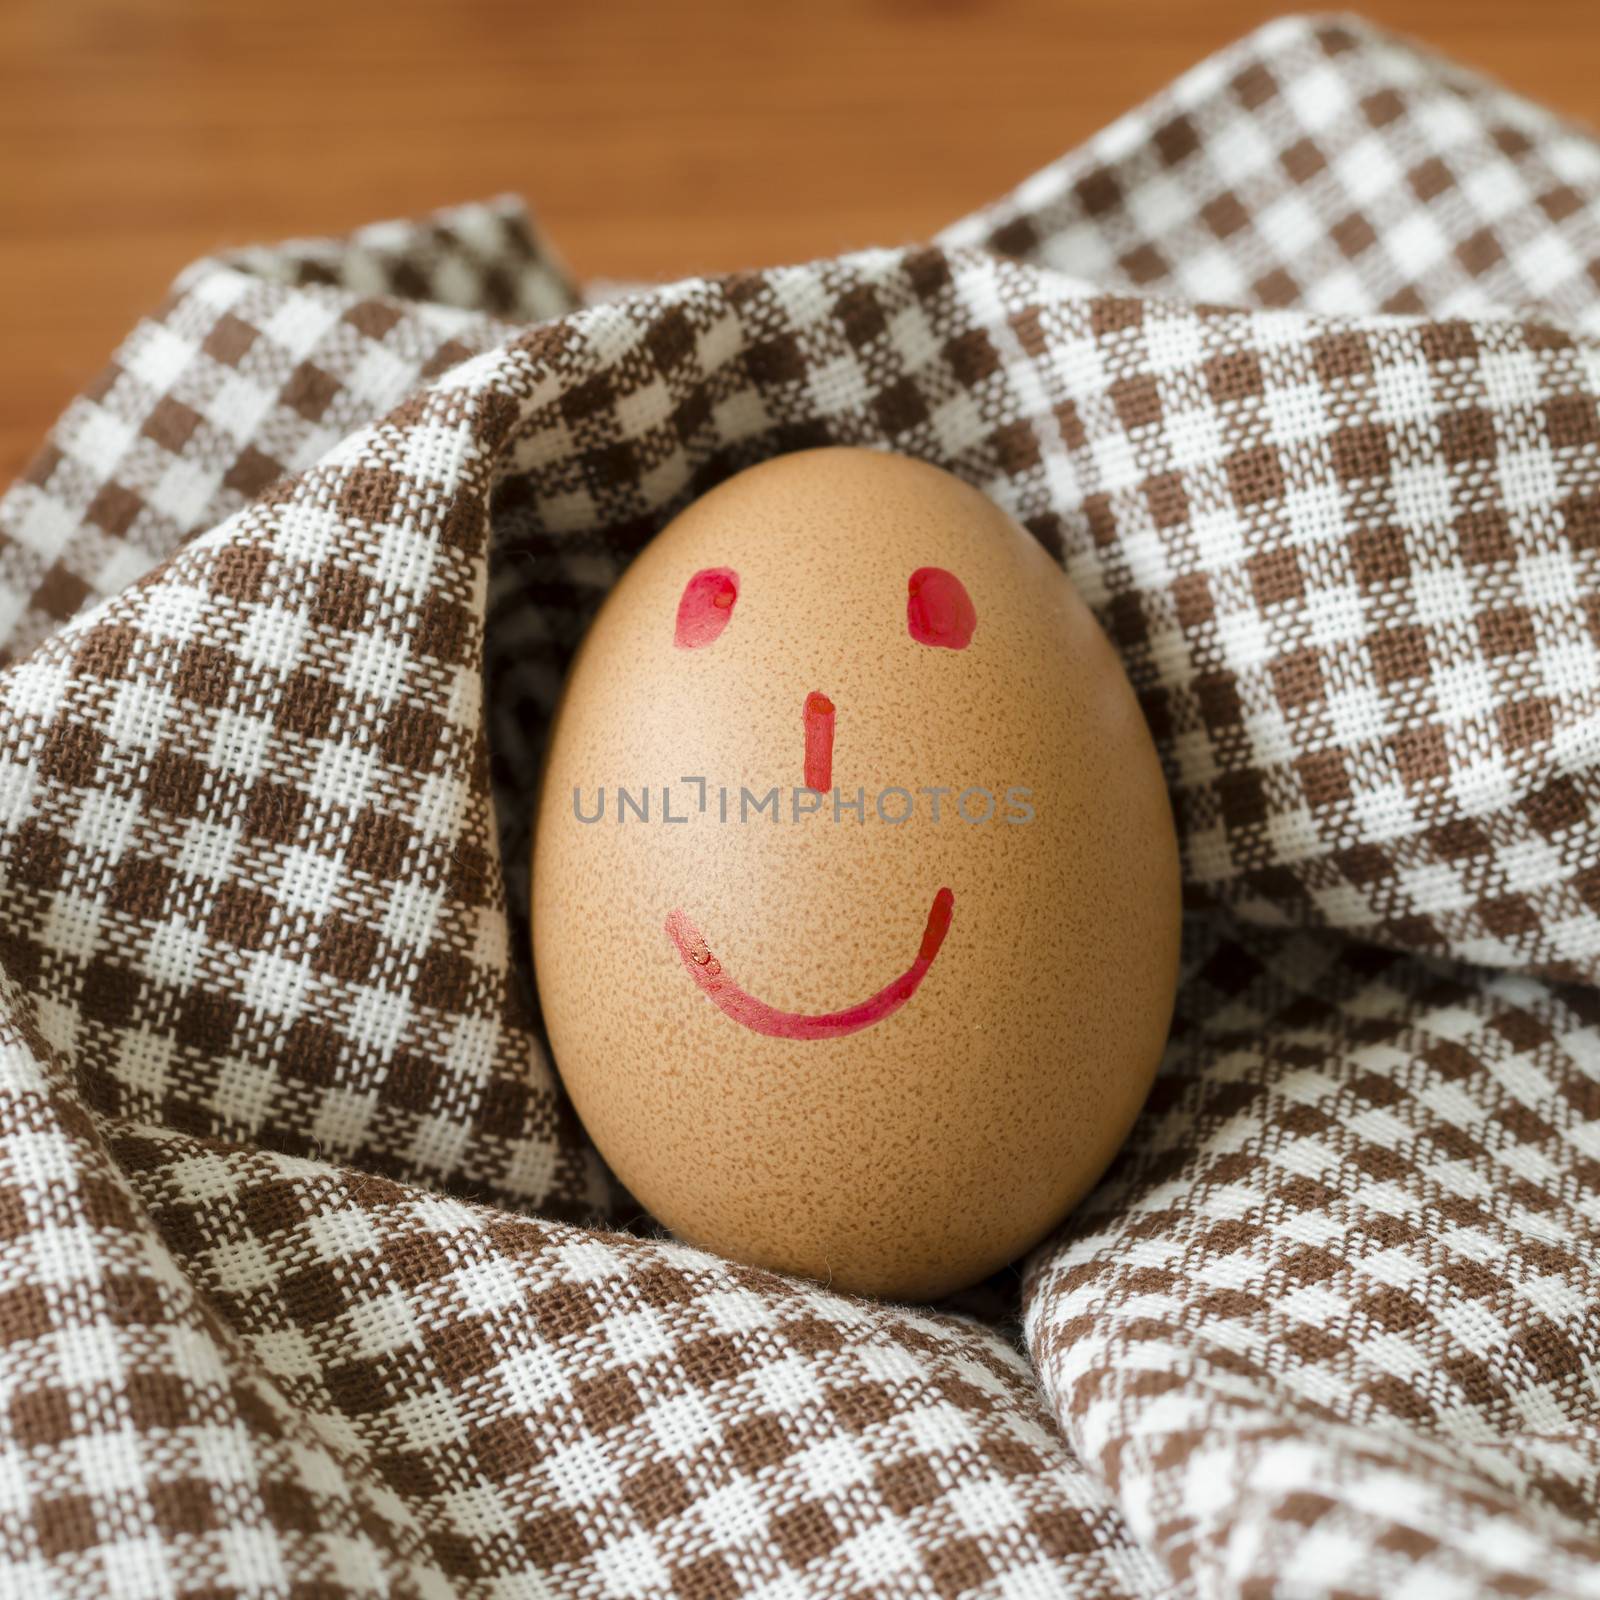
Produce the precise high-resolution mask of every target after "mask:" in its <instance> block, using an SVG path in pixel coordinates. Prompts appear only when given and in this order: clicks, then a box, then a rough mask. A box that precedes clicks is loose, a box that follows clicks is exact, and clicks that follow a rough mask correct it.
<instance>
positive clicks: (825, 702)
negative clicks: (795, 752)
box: [805, 689, 833, 792]
mask: <svg viewBox="0 0 1600 1600" xmlns="http://www.w3.org/2000/svg"><path fill="white" fill-rule="evenodd" d="M805 726H806V788H808V789H820V790H823V791H824V792H826V791H827V790H829V789H831V788H832V787H833V701H831V700H830V699H829V698H828V697H827V695H825V694H819V693H818V692H817V691H816V690H814V689H813V690H812V692H811V693H810V694H808V695H807V696H806V709H805Z"/></svg>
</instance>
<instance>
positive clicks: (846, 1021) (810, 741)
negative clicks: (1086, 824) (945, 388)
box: [666, 567, 978, 1039]
mask: <svg viewBox="0 0 1600 1600" xmlns="http://www.w3.org/2000/svg"><path fill="white" fill-rule="evenodd" d="M738 600H739V575H738V573H737V572H735V571H734V570H733V568H732V567H703V568H701V570H700V571H698V572H696V573H695V574H694V576H693V577H691V578H690V579H689V581H688V582H687V583H686V584H685V585H684V586H683V594H682V596H681V597H680V598H679V601H678V615H677V622H676V627H675V630H674V636H673V644H674V646H675V647H676V648H677V649H679V650H704V649H707V648H708V647H710V646H711V645H714V644H715V643H716V642H717V640H718V639H719V638H720V637H721V636H722V633H723V630H724V629H725V628H727V626H728V624H729V623H730V622H731V621H732V620H733V612H734V607H735V606H736V605H737V604H738ZM977 618H978V614H977V609H976V607H975V606H974V605H973V603H972V597H971V595H969V594H968V593H967V589H966V585H965V584H963V583H962V581H961V580H960V578H958V577H957V576H956V575H955V573H953V572H947V571H946V570H945V569H944V568H943V567H918V568H917V570H916V571H915V572H913V573H912V574H911V576H910V578H909V579H908V580H907V583H906V632H907V633H908V634H909V635H910V637H911V638H912V639H914V640H915V641H916V642H917V643H918V644H920V645H924V646H927V647H928V648H931V649H945V650H965V649H966V648H967V646H968V645H969V644H971V643H972V636H973V633H974V632H975V631H976V628H977ZM838 716H839V709H838V707H837V706H835V705H834V703H833V701H832V700H830V699H829V698H828V696H827V695H826V694H824V693H822V691H821V690H816V689H814V690H812V691H811V693H810V694H808V695H807V696H806V698H805V704H804V705H803V707H802V709H801V730H802V740H803V760H802V776H803V778H804V786H805V787H806V788H807V789H813V790H817V791H819V792H821V791H824V790H827V789H830V788H831V787H832V786H833V739H834V730H835V728H836V727H837V725H838ZM954 909H955V894H954V893H953V891H952V890H951V889H950V888H949V887H947V886H946V887H941V888H940V889H939V891H938V892H937V893H936V894H935V895H934V897H933V904H932V906H931V907H930V908H929V910H928V920H927V923H926V925H925V926H924V928H923V930H922V943H921V945H920V946H919V947H918V950H917V955H916V959H915V960H914V961H913V962H912V963H911V965H910V966H909V967H907V968H906V970H905V971H904V972H902V973H901V974H900V976H899V977H897V978H894V979H891V980H890V981H889V982H888V983H886V984H884V986H883V987H882V988H881V989H879V990H878V991H877V992H876V993H875V994H873V995H870V996H868V998H867V999H865V1000H861V1001H858V1002H857V1003H856V1004H855V1005H852V1006H846V1007H845V1008H844V1009H842V1010H839V1011H829V1012H821V1013H818V1012H810V1013H807V1012H801V1011H785V1010H783V1009H781V1008H780V1007H778V1006H773V1005H768V1004H767V1003H766V1001H764V1000H759V999H757V998H756V997H755V996H754V995H752V994H750V993H749V992H748V991H746V990H745V989H743V988H741V987H740V985H739V984H738V983H736V982H735V981H734V978H733V975H732V974H731V973H729V972H727V971H726V970H724V968H723V965H722V963H721V962H720V961H719V960H718V959H717V958H716V956H715V955H713V954H712V952H711V947H710V945H708V944H707V943H706V940H705V938H704V936H703V935H702V934H701V932H700V930H699V929H698V928H697V927H696V926H695V925H694V923H693V922H691V921H690V920H689V917H688V914H687V913H686V912H685V911H684V910H683V909H682V908H681V907H678V906H675V907H673V909H672V910H671V911H670V912H669V913H668V915H667V921H666V932H667V937H668V938H669V939H670V940H671V941H672V945H673V948H674V949H675V950H676V951H677V952H678V956H679V959H680V960H681V961H682V962H683V966H684V970H685V971H686V972H687V973H688V974H689V976H690V978H692V979H693V980H694V982H695V984H696V986H697V987H698V988H699V990H700V992H701V993H702V994H703V995H704V996H705V997H706V998H707V999H708V1000H709V1001H711V1003H712V1004H713V1005H715V1006H716V1007H717V1008H718V1010H720V1011H721V1012H722V1013H723V1015H724V1016H727V1017H730V1018H732V1019H733V1021H735V1022H737V1023H738V1024H739V1025H740V1026H741V1027H745V1028H749V1029H750V1030H751V1032H752V1033H764V1034H767V1035H769V1036H770V1037H771V1038H774V1039H841V1038H843V1037H844V1036H845V1035H846V1034H851V1033H858V1032H859V1031H860V1030H861V1029H862V1028H870V1027H871V1026H872V1025H873V1024H874V1023H877V1022H882V1021H883V1020H884V1018H885V1017H890V1016H893V1015H894V1013H895V1012H896V1011H898V1010H899V1009H900V1008H901V1006H903V1005H904V1004H905V1003H906V1002H907V1001H908V1000H909V999H910V998H911V997H912V995H914V994H915V993H916V992H917V990H918V988H919V987H920V986H921V984H922V980H923V979H924V978H925V977H926V976H927V975H928V971H929V969H930V968H931V967H932V966H933V963H934V958H935V957H936V956H937V955H938V954H939V950H940V947H941V946H942V945H943V944H944V939H945V935H946V934H947V933H949V931H950V923H951V919H952V915H953V913H954Z"/></svg>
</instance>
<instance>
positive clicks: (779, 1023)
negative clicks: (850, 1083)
mask: <svg viewBox="0 0 1600 1600" xmlns="http://www.w3.org/2000/svg"><path fill="white" fill-rule="evenodd" d="M955 903H956V897H955V896H954V895H953V894H952V893H951V892H950V891H949V890H948V889H941V890H940V891H939V892H938V894H936V895H935V896H934V897H933V906H932V908H931V909H930V910H929V912H928V924H927V926H926V927H925V928H924V929H923V930H922V946H921V948H920V949H919V950H918V951H917V959H916V960H915V961H913V962H912V963H911V965H910V966H909V967H907V968H906V970H905V971H904V972H903V973H902V974H901V975H900V976H899V977H898V978H896V979H895V980H894V981H893V982H892V983H887V984H885V985H884V986H883V988H881V989H880V990H879V991H878V992H877V993H876V994H875V995H873V996H872V997H871V998H870V999H867V1000H863V1001H861V1002H860V1004H859V1005H853V1006H849V1007H847V1008H846V1009H845V1010H843V1011H829V1012H826V1013H823V1014H821V1015H818V1016H806V1015H804V1014H803V1013H801V1012H799V1011H780V1010H778V1009H777V1007H776V1006H769V1005H768V1004H767V1003H766V1002H765V1001H763V1000H757V999H756V998H755V996H754V995H750V994H746V993H745V991H744V990H743V989H741V988H740V987H739V985H738V984H736V983H735V982H734V981H733V979H732V978H731V977H730V976H729V975H728V974H727V973H726V972H724V971H723V970H722V963H721V962H720V961H718V960H717V958H716V957H715V956H714V955H712V953H711V949H710V947H709V946H708V945H707V944H706V942H705V940H704V939H702V938H701V937H700V930H699V929H698V928H696V927H695V925H694V924H693V923H692V922H690V920H689V919H688V917H686V916H685V915H684V914H683V912H682V911H678V910H674V911H673V912H672V913H671V914H670V915H669V916H668V917H667V937H668V938H669V939H671V940H672V943H673V945H674V946H675V947H676V949H677V952H678V954H679V956H681V957H682V959H683V965H684V968H685V969H686V970H687V972H688V974H689V976H690V977H691V978H693V979H694V981H695V982H696V983H697V984H699V986H700V992H701V993H702V994H703V995H705V997H706V998H707V999H708V1000H710V1001H711V1002H712V1003H713V1004H714V1005H716V1007H717V1008H718V1009H719V1010H720V1011H722V1013H723V1014H724V1015H725V1016H729V1017H732V1018H733V1020H734V1021H735V1022H737V1023H741V1024H742V1025H743V1026H744V1027H746V1028H749V1029H750V1030H751V1032H753V1033H765V1034H768V1035H770V1036H771V1037H772V1038H774V1039H841V1038H843V1037H844V1035H845V1034H847V1033H857V1032H859V1031H860V1030H861V1029H862V1028H870V1027H871V1026H872V1024H873V1023H875V1022H882V1021H883V1019H884V1018H885V1017H888V1016H893V1015H894V1013H895V1012H896V1011H898V1010H899V1009H900V1007H901V1006H903V1005H904V1004H905V1003H906V1001H907V1000H909V999H910V998H911V997H912V995H914V994H915V993H916V992H917V985H918V984H920V983H921V982H922V980H923V978H924V977H926V976H927V972H928V968H929V967H931V966H932V965H933V958H934V957H935V956H936V955H938V953H939V946H940V945H942V944H943V943H944V936H945V934H947V933H948V932H949V931H950V915H951V911H952V909H953V908H954V906H955Z"/></svg>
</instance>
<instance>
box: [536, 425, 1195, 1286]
mask: <svg viewBox="0 0 1600 1600" xmlns="http://www.w3.org/2000/svg"><path fill="white" fill-rule="evenodd" d="M773 791H776V798H775V799H774V798H773V797H772V796H773ZM933 791H943V792H942V793H934V792H933ZM936 809H937V819H936V817H935V810H936ZM1178 881H1179V875H1178V851H1177V843H1176V840H1175V837H1174V833H1173V824H1172V815H1171V811H1170V809H1169V806H1168V801H1167V795H1166V790H1165V787H1164V785H1163V782H1162V775H1161V769H1160V766H1159V763H1158V761H1157V758H1156V753H1155V750H1154V747H1153V746H1152V744H1151V741H1150V735H1149V732H1148V730H1147V729H1146V727H1145V724H1144V721H1143V718H1142V717H1141V715H1140V712H1139V708H1138V705H1137V704H1136V702H1135V700H1134V696H1133V691H1132V690H1131V688H1130V687H1129V685H1128V682H1127V679H1126V678H1125V677H1124V676H1123V673H1122V669H1121V666H1120V664H1119V663H1118V661H1117V658H1116V656H1115V654H1114V653H1113V651H1112V649H1111V646H1110V645H1109V644H1108V643H1107V641H1106V638H1105V636H1104V635H1103V634H1102V633H1101V631H1100V629H1099V627H1098V625H1097V624H1096V623H1095V621H1094V619H1093V617H1092V616H1091V615H1090V613H1089V611H1088V609H1087V607H1085V605H1084V604H1083V602H1082V601H1081V600H1080V599H1079V598H1078V596H1077V594H1076V593H1075V592H1074V590H1073V588H1072V586H1071V584H1070V583H1069V582H1068V581H1067V579H1066V577H1065V576H1064V575H1063V574H1062V573H1061V571H1060V570H1059V568H1057V567H1056V566H1055V565H1054V564H1053V563H1052V562H1051V560H1050V559H1049V557H1048V556H1047V555H1046V554H1045V552H1044V551H1043V550H1042V549H1041V548H1040V546H1039V545H1038V544H1037V542H1036V541H1035V540H1033V539H1032V538H1030V537H1029V536H1028V535H1027V534H1026V533H1024V532H1023V531H1022V529H1020V528H1019V527H1018V526H1017V525H1016V523H1014V522H1013V521H1012V520H1011V519H1010V518H1009V517H1008V516H1006V515H1005V514H1004V513H1003V512H1002V511H1000V510H999V509H998V508H997V507H996V506H995V505H994V504H993V503H992V502H991V501H990V500H988V499H987V498H985V496H983V495H982V494H980V493H979V492H978V491H976V490H974V489H972V488H969V487H968V486H967V485H966V484H964V483H962V482H961V481H960V480H959V479H957V478H955V477H953V476H951V475H950V474H949V473H946V472H942V471H940V470H938V469H937V468H934V467H930V466H927V465H924V464H923V463H920V462H916V461H912V460H909V459H906V458H904V457H900V456H892V455H883V454H877V453H873V452H868V451H864V450H843V449H832V450H813V451H807V452H804V453H802V454H798V455H790V456H784V457H781V458H779V459H777V460H774V461H769V462H766V463H765V464H763V465H761V466H758V467H754V468H752V469H751V470H749V471H747V472H743V473H741V474H739V475H738V476H737V477H735V478H733V479H731V480H730V481H729V482H727V483H724V484H723V485H721V486H720V487H719V488H717V489H715V490H713V491H712V492H711V493H710V494H707V495H706V496H704V497H703V498H702V499H700V500H698V501H696V502H695V503H694V504H693V505H691V506H690V507H689V508H688V510H686V511H685V512H684V513H683V514H682V515H681V516H679V517H678V518H677V519H676V521H674V522H673V523H672V524H671V526H670V527H668V528H667V529H665V530H664V531H663V532H662V533H661V535H660V536H659V537H658V538H657V539H655V540H654V542H653V543H652V544H651V545H650V546H649V547H648V548H647V549H646V550H645V551H644V553H643V554H642V555H640V556H639V558H638V559H637V560H636V561H635V562H634V564H633V565H632V566H631V567H630V568H629V569H628V571H627V573H626V574H625V575H624V577H623V578H622V580H621V582H619V583H618V585H617V587H616V589H615V591H614V592H613V593H612V594H611V595H610V596H609V598H608V599H607V601H606V603H605V605H604V607H603V608H602V609H601V611H600V614H599V616H598V617H597V618H596V619H595V623H594V626H593V628H592V629H591V630H590V632H589V635H588V637H587V639H586V640H585V641H584V644H583V647H582V649H581V651H580V652H579V655H578V658H577V661H576V662H575V664H574V666H573V669H572V675H571V679H570V681H569V683H568V685H567V690H566V695H565V698H564V700H563V703H562V705H561V709H560V711H559V713H558V715H557V718H556V723H555V727H554V730H553V733H552V739H551V748H550V752H549V756H548V761H547V767H546V773H545V781H544V787H543V790H542V797H541V801H540V813H539V817H538V827H537V836H536V842H535V850H534V866H533V916H534V957H535V964H536V967H537V972H538V979H539V993H540V997H541V1000H542V1003H543V1007H544V1016H545V1021H546V1024H547V1025H548V1028H549V1033H550V1041H551V1044H552V1046H553V1047H554V1050H555V1055H556V1061H557V1064H558V1066H559V1068H560V1071H561V1075H562V1077H563V1079H564V1080H565V1082H566V1085H567V1088H568V1090H569V1091H570V1092H571V1095H572V1100H573V1103H574V1105H575V1106H576V1107H577V1111H578V1114H579V1116H580V1117H581V1118H582V1119H583V1122H584V1125H585V1126H586V1127H587V1128H588V1130H589V1132H590V1133H591V1134H592V1135H593V1137H594V1140H595V1143H596V1144H597V1145H598V1146H599V1148H600V1151H601V1153H602V1154H603V1155H604V1156H605V1158H606V1160H607V1161H608V1162H610V1164H611V1166H612V1168H613V1169H614V1170H615V1172H616V1173H617V1175H618V1177H619V1178H620V1179H621V1180H622V1182H623V1183H625V1184H626V1185H627V1187H628V1188H629V1189H630V1190H631V1191H632V1192H633V1194H634V1195H635V1196H636V1197H637V1198H638V1199H639V1200H640V1201H641V1202H642V1203H643V1204H644V1205H645V1206H647V1207H648V1208H649V1209H650V1211H651V1212H652V1213H653V1214H654V1215H655V1216H656V1217H658V1218H659V1219H660V1220H661V1221H662V1222H663V1223H665V1224H666V1225H667V1227H669V1228H671V1229H672V1230H673V1232H674V1233H676V1234H678V1235H679V1236H680V1237H681V1238H683V1239H686V1240H688V1241H690V1242H691V1243H693V1244H697V1245H702V1246H706V1247H708V1248H710V1249H712V1250H716V1251H720V1252H721V1253H722V1254H723V1255H726V1256H730V1257H732V1258H734V1259H735V1260H739V1261H745V1262H752V1263H755V1264H758V1265H761V1266H764V1267H771V1268H776V1269H778V1270H781V1271H785V1272H792V1273H797V1274H800V1275H802V1276H805V1277H808V1278H815V1279H819V1280H821V1281H823V1282H827V1283H831V1284H832V1285H833V1286H834V1287H835V1288H839V1289H846V1290H853V1291H856V1292H860V1293H867V1294H877V1295H884V1296H889V1297H894V1298H899V1299H930V1298H934V1297H937V1296H939V1295H941V1294H944V1293H946V1292H948V1291H951V1290H954V1289H956V1288H959V1287H962V1286H964V1285H966V1284H969V1283H972V1282H974V1281H976V1280H977V1279H979V1278H982V1277H983V1276H985V1275H986V1274H987V1273H989V1272H991V1271H993V1270H994V1269H995V1268H996V1267H999V1266H1001V1265H1002V1264H1004V1263H1005V1262H1007V1261H1010V1260H1012V1259H1014V1258H1015V1257H1016V1256H1018V1255H1020V1254H1021V1253H1022V1252H1023V1251H1024V1250H1026V1249H1027V1248H1028V1246H1030V1245H1031V1244H1033V1243H1034V1242H1035V1241H1036V1240H1038V1239H1039V1238H1040V1236H1041V1235H1042V1234H1044V1233H1045V1232H1046V1231H1047V1230H1048V1229H1049V1228H1050V1227H1051V1226H1052V1225H1053V1224H1055V1223H1056V1222H1058V1221H1059V1220H1060V1219H1061V1218H1062V1217H1063V1216H1064V1215H1065V1214H1066V1212H1067V1211H1068V1210H1069V1209H1070V1208H1071V1207H1072V1206H1073V1205H1074V1204H1075V1203H1076V1202H1077V1201H1078V1200H1079V1199H1080V1198H1081V1197H1082V1195H1083V1194H1084V1193H1085V1191H1086V1190H1088V1188H1089V1187H1090V1186H1091V1185H1092V1184H1093V1183H1094V1181H1095V1179H1096V1178H1097V1177H1098V1176H1099V1175H1100V1173H1101V1172H1102V1171H1103V1170H1104V1168H1105V1166H1106V1164H1107V1163H1108V1162H1109V1161H1110V1160H1111V1157H1112V1156H1113V1155H1114V1154H1115V1153H1116V1150H1117V1147H1118V1146H1119V1145H1120V1144H1121V1142H1122V1140H1123V1138H1124V1137H1125V1136H1126V1134H1127V1131H1128V1128H1129V1126H1130V1125H1131V1124H1132V1122H1133V1119H1134V1117H1135V1115H1136V1114H1137V1112H1138V1110H1139V1107H1140V1104H1141V1103H1142V1101H1143V1100H1144V1097H1145V1094H1146V1091H1147V1090H1148V1089H1149V1086H1150V1080H1151V1077H1152V1075H1153V1074H1154V1072H1155V1069H1156V1064H1157V1061H1158V1058H1159V1057H1160V1054H1161V1050H1162V1046H1163V1044H1164V1042H1165V1039H1166V1034H1167V1026H1168V1022H1169V1019H1170V1017H1171V1011H1172V1002H1173V991H1174V986H1175V984H1176V980H1177V962H1178V937H1179V889H1178Z"/></svg>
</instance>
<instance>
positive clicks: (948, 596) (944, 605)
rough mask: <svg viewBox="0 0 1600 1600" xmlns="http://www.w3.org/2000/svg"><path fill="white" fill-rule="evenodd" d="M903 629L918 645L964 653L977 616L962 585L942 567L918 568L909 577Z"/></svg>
mask: <svg viewBox="0 0 1600 1600" xmlns="http://www.w3.org/2000/svg"><path fill="white" fill-rule="evenodd" d="M909 588H910V594H909V596H908V598H907V600H906V627H907V628H909V629H910V630H911V637H912V638H913V639H915V640H916V641H917V643H918V644H931V645H938V646H940V647H941V648H943V649H945V650H965V649H966V648H967V646H968V645H969V644H971V643H972V634H973V630H974V629H975V628H976V627H977V626H978V613H977V610H976V609H975V608H974V606H973V604H972V596H971V595H969V594H968V593H967V590H966V585H965V584H963V583H962V581H961V580H960V579H959V578H958V577H957V576H956V575H955V573H953V572H946V571H945V570H944V568H943V567H918V568H917V570H916V571H915V572H913V573H912V574H911V583H910V585H909Z"/></svg>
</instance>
